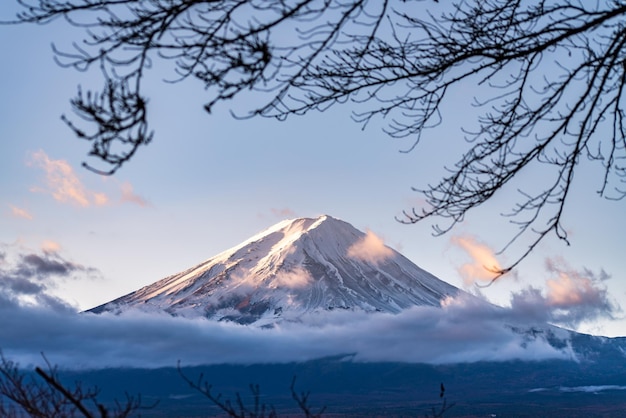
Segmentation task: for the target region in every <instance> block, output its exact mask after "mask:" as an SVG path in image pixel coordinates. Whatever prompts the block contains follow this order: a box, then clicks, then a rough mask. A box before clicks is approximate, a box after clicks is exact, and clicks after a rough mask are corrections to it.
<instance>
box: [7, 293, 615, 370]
mask: <svg viewBox="0 0 626 418" xmlns="http://www.w3.org/2000/svg"><path fill="white" fill-rule="evenodd" d="M3 311H4V312H3ZM5 313H8V312H6V307H2V308H0V327H1V328H2V330H3V332H2V349H3V351H4V354H5V355H6V356H7V357H9V358H11V359H14V360H17V361H19V362H21V363H22V364H39V363H41V356H40V353H41V352H44V353H45V355H46V357H47V358H48V359H49V360H50V361H51V362H53V363H55V364H58V365H59V366H61V367H69V368H102V367H123V366H126V367H147V368H150V367H166V366H174V365H175V364H176V362H177V361H178V360H180V361H182V362H183V363H184V364H186V365H194V364H220V363H237V364H253V363H285V362H294V361H296V362H298V361H306V360H311V359H316V358H321V357H327V356H334V355H351V356H352V358H353V360H354V361H361V362H371V361H392V362H409V363H430V364H441V363H459V362H476V361H505V360H512V359H520V360H540V359H564V360H571V361H579V360H580V359H579V355H578V354H577V353H576V352H575V350H573V348H572V345H571V341H570V340H571V334H572V333H571V332H569V331H566V330H562V329H559V328H556V327H549V326H546V325H543V326H541V327H539V326H538V325H534V326H533V325H531V324H529V323H524V322H521V320H522V319H523V318H520V317H516V314H515V312H513V311H511V310H507V309H502V308H496V307H493V306H490V305H487V304H485V303H482V302H480V301H477V300H475V299H471V298H467V299H463V298H460V299H450V300H449V301H448V302H447V304H445V305H444V306H443V307H441V308H436V307H429V306H424V307H413V308H410V309H407V310H405V311H403V312H401V313H399V314H387V313H363V312H350V311H346V312H341V311H333V312H327V313H313V314H310V315H309V316H307V317H303V318H302V321H301V322H283V323H280V324H277V325H276V326H275V327H273V328H259V327H251V326H246V325H240V324H237V323H233V322H216V321H212V320H207V319H203V318H196V319H189V318H183V317H173V316H171V315H168V314H160V315H157V314H153V313H152V314H147V313H144V312H140V311H128V312H126V313H124V314H121V315H113V314H107V313H105V314H100V315H96V314H90V313H71V312H56V311H52V310H46V309H40V308H22V309H19V310H15V309H11V313H12V315H11V316H8V315H6V314H5ZM597 338H600V337H597ZM606 340H609V339H606ZM625 347H626V345H625Z"/></svg>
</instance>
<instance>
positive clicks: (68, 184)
mask: <svg viewBox="0 0 626 418" xmlns="http://www.w3.org/2000/svg"><path fill="white" fill-rule="evenodd" d="M31 163H32V164H35V165H36V166H37V167H39V168H41V169H43V170H44V171H45V173H46V178H45V182H46V188H43V189H42V188H38V187H37V188H33V189H31V190H32V191H36V192H44V193H49V194H51V195H52V197H53V198H54V199H55V200H56V201H57V202H61V203H69V204H73V205H76V206H80V207H89V206H102V205H106V204H107V203H108V202H109V198H108V196H107V195H106V194H104V193H100V192H94V191H91V190H88V189H87V188H86V187H85V185H83V183H82V182H81V181H80V179H79V178H78V176H77V175H76V173H75V172H74V169H73V168H72V166H70V164H69V163H68V162H67V161H64V160H53V159H51V158H50V157H48V155H46V153H45V152H44V151H42V150H39V151H37V152H35V153H33V154H32V156H31Z"/></svg>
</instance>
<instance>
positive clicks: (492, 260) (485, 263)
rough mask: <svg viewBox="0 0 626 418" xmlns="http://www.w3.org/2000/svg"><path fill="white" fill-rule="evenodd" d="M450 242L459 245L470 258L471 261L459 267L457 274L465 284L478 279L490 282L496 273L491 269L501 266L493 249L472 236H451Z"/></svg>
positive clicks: (495, 269) (470, 283)
mask: <svg viewBox="0 0 626 418" xmlns="http://www.w3.org/2000/svg"><path fill="white" fill-rule="evenodd" d="M451 242H452V244H454V245H456V246H459V247H461V248H462V249H463V250H465V252H466V253H467V254H468V255H469V256H470V257H471V258H472V262H471V263H466V264H463V265H462V266H461V267H459V274H460V275H461V277H463V281H464V283H465V284H466V285H468V286H470V285H473V284H475V283H476V282H478V281H482V282H491V281H492V280H493V278H494V277H495V276H496V274H495V273H494V272H493V271H497V270H500V269H501V268H502V267H501V266H500V263H499V262H498V260H497V259H496V256H495V253H494V251H493V250H492V249H491V248H489V247H488V246H487V245H485V244H482V243H480V242H478V241H477V240H476V239H475V238H473V237H458V236H457V237H452V239H451Z"/></svg>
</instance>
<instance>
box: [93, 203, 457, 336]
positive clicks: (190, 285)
mask: <svg viewBox="0 0 626 418" xmlns="http://www.w3.org/2000/svg"><path fill="white" fill-rule="evenodd" d="M458 292H459V290H458V289H457V288H455V287H453V286H451V285H449V284H447V283H445V282H443V281H441V280H439V279H437V278H436V277H434V276H433V275H431V274H429V273H427V272H426V271H424V270H422V269H420V268H419V267H417V266H416V265H415V264H413V263H412V262H411V261H409V260H408V259H406V258H405V257H403V256H402V255H401V254H399V253H398V252H396V251H394V250H393V249H391V248H389V247H387V246H385V245H384V244H383V242H382V240H380V238H378V237H376V236H375V235H374V234H373V233H371V232H368V233H367V234H365V233H363V232H361V231H359V230H357V229H356V228H354V227H353V226H352V225H350V224H349V223H347V222H344V221H341V220H339V219H336V218H333V217H331V216H328V215H321V216H318V217H316V218H296V219H290V220H284V221H281V222H279V223H277V224H275V225H273V226H271V227H270V228H268V229H266V230H264V231H262V232H260V233H258V234H256V235H254V236H252V237H251V238H250V239H248V240H246V241H244V242H243V243H241V244H240V245H238V246H235V247H233V248H231V249H229V250H226V251H224V252H222V253H220V254H218V255H216V256H214V257H212V258H210V259H208V260H206V261H205V262H203V263H200V264H198V265H197V266H195V267H192V268H190V269H188V270H185V271H183V272H181V273H178V274H175V275H173V276H170V277H166V278H165V279H162V280H159V281H157V282H155V283H153V284H151V285H148V286H146V287H144V288H142V289H139V290H137V291H135V292H133V293H130V294H128V295H126V296H123V297H121V298H118V299H116V300H114V301H111V302H109V303H106V304H104V305H101V306H98V307H96V308H94V309H92V310H91V312H95V313H100V312H104V311H112V312H123V311H125V310H128V309H133V308H138V309H141V310H144V311H145V310H151V311H154V310H156V311H166V312H169V313H171V314H173V315H183V316H204V317H208V318H212V319H216V320H232V321H236V322H240V323H255V324H257V325H267V324H270V323H273V322H276V321H280V320H285V319H286V320H297V319H298V318H299V317H300V316H302V315H303V314H304V313H311V312H317V311H331V310H334V309H348V310H359V311H366V312H373V311H382V312H390V313H397V312H400V311H401V310H402V309H405V308H408V307H410V306H414V305H431V306H439V305H440V302H441V300H442V299H444V298H446V297H447V296H450V295H455V294H457V293H458Z"/></svg>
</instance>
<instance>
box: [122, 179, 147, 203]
mask: <svg viewBox="0 0 626 418" xmlns="http://www.w3.org/2000/svg"><path fill="white" fill-rule="evenodd" d="M120 189H121V191H122V197H121V198H120V200H121V202H122V203H134V204H135V205H139V206H141V207H147V206H150V203H149V202H148V201H147V200H146V199H144V198H143V197H141V196H139V195H138V194H135V192H134V190H133V185H132V184H130V183H129V182H124V183H122V185H121V186H120Z"/></svg>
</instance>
